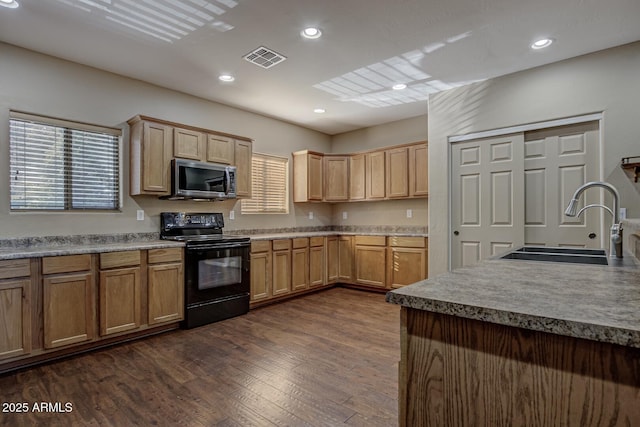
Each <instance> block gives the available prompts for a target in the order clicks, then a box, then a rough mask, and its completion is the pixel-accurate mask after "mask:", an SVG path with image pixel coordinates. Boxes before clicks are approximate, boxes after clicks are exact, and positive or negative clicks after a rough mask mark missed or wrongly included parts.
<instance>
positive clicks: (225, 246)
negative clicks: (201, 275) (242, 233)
mask: <svg viewBox="0 0 640 427" xmlns="http://www.w3.org/2000/svg"><path fill="white" fill-rule="evenodd" d="M249 246H250V245H249V243H247V242H238V243H222V244H213V245H197V246H187V251H203V250H209V249H233V248H249Z"/></svg>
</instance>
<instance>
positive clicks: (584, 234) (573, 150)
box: [524, 122, 610, 248]
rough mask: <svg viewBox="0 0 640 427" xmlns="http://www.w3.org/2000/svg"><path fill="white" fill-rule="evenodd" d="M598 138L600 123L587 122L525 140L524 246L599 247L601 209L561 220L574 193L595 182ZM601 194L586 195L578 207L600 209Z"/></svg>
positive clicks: (533, 133)
mask: <svg viewBox="0 0 640 427" xmlns="http://www.w3.org/2000/svg"><path fill="white" fill-rule="evenodd" d="M598 133H599V132H598V122H590V123H583V124H577V125H570V126H562V127H556V128H550V129H543V130H539V131H531V132H527V133H526V134H525V141H524V147H525V148H524V155H525V160H524V167H525V172H524V173H525V243H526V244H527V245H536V246H572V247H588V248H600V247H603V240H602V236H601V231H600V227H601V220H602V218H601V217H602V215H603V214H604V212H603V210H602V209H601V208H591V209H587V210H586V211H584V212H583V214H582V215H581V216H580V217H579V218H570V217H567V216H565V215H564V210H565V209H566V207H567V205H568V204H569V201H570V200H571V197H572V196H573V193H574V192H575V191H576V189H577V188H578V187H579V186H581V185H582V184H584V183H585V182H588V181H597V180H598V170H597V169H598V165H597V159H598V138H599V136H598ZM600 194H601V190H599V189H589V190H587V191H586V192H585V193H583V194H582V197H581V199H580V207H583V206H585V202H586V203H587V204H593V203H600V197H601V196H600ZM606 215H608V216H609V218H610V215H609V214H606ZM589 236H591V238H590V237H589Z"/></svg>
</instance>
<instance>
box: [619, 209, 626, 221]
mask: <svg viewBox="0 0 640 427" xmlns="http://www.w3.org/2000/svg"><path fill="white" fill-rule="evenodd" d="M620 219H627V208H620Z"/></svg>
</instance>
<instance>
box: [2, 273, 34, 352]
mask: <svg viewBox="0 0 640 427" xmlns="http://www.w3.org/2000/svg"><path fill="white" fill-rule="evenodd" d="M30 295H31V280H29V279H21V280H11V281H6V282H0V359H6V358H9V357H15V356H20V355H23V354H28V353H29V352H30V351H31V304H30Z"/></svg>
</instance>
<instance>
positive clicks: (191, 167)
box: [168, 159, 236, 200]
mask: <svg viewBox="0 0 640 427" xmlns="http://www.w3.org/2000/svg"><path fill="white" fill-rule="evenodd" d="M171 188H172V194H171V196H170V197H168V198H169V199H173V200H179V199H205V200H215V199H235V198H236V167H235V166H229V165H222V164H217V163H205V162H196V161H193V160H185V159H173V160H172V161H171Z"/></svg>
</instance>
